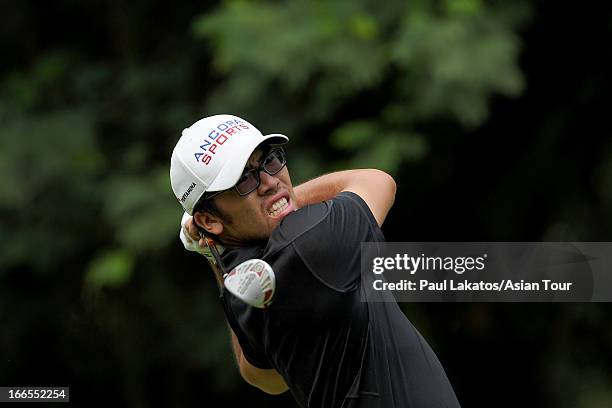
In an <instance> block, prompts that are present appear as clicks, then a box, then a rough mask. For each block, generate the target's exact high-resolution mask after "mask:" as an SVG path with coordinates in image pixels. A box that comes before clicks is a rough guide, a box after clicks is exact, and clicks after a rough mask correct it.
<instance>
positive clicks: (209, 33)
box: [0, 0, 612, 408]
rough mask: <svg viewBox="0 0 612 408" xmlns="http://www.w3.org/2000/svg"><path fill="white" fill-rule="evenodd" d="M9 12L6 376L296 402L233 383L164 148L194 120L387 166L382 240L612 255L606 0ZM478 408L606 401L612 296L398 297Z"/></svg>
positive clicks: (2, 129) (85, 386) (321, 164)
mask: <svg viewBox="0 0 612 408" xmlns="http://www.w3.org/2000/svg"><path fill="white" fill-rule="evenodd" d="M405 3H407V2H403V1H385V2H367V1H348V0H343V1H335V2H318V1H310V2H307V1H297V0H295V1H287V2H273V1H266V2H263V1H262V2H210V3H206V4H199V3H196V2H194V3H184V4H172V5H171V4H169V3H168V2H161V1H155V0H139V1H133V2H129V4H125V2H112V1H91V2H78V1H73V0H61V1H55V2H43V1H23V2H2V3H0V22H1V24H0V46H1V49H2V64H0V124H1V126H0V194H1V195H0V197H1V200H0V217H1V219H2V223H1V224H0V242H1V245H0V385H2V386H17V385H22V386H26V385H56V386H60V385H62V386H70V388H71V403H70V404H71V405H73V406H116V407H123V406H125V407H188V406H212V405H213V404H221V403H223V404H225V405H229V406H238V405H239V404H245V403H248V404H249V405H250V406H254V407H256V406H268V407H281V406H282V407H290V406H294V404H293V402H292V400H291V397H290V396H289V395H285V396H281V397H272V396H267V395H265V394H263V393H260V392H259V391H257V390H255V389H253V388H251V387H250V386H248V385H246V384H245V383H244V382H243V381H242V380H240V378H239V376H238V374H237V370H236V369H235V367H234V364H233V362H232V356H231V351H230V348H229V339H228V336H227V332H226V328H225V323H224V321H223V316H222V312H221V308H220V307H219V305H218V304H217V302H216V300H215V286H214V283H213V279H212V277H211V276H210V271H209V270H208V269H207V267H206V265H205V262H204V260H203V259H202V258H201V257H199V256H198V255H195V254H191V253H186V252H185V251H184V250H183V249H182V246H181V245H180V242H179V241H178V239H177V235H178V226H179V220H180V216H181V210H180V206H179V205H178V204H177V203H176V201H175V199H174V198H173V196H172V192H171V189H170V185H169V178H168V169H169V157H170V154H171V151H172V148H173V146H174V144H175V143H176V141H177V139H178V137H179V135H180V131H181V130H182V129H183V128H184V127H186V126H188V125H189V124H191V123H193V122H194V121H196V120H197V119H199V118H200V117H203V116H206V115H209V114H214V113H222V112H223V113H235V114H238V115H241V116H243V117H245V118H246V119H248V120H249V121H251V122H252V123H254V124H256V125H257V126H258V127H259V128H260V129H261V130H262V131H263V132H272V131H279V132H284V133H286V134H288V135H289V136H290V137H291V143H290V145H289V150H288V154H289V160H290V163H289V165H290V170H291V172H292V176H293V179H294V182H295V183H299V182H301V181H305V180H307V179H308V178H310V177H313V176H316V175H318V174H321V173H323V172H326V171H331V170H335V169H340V168H354V167H378V168H382V169H384V170H386V171H388V172H390V173H391V174H392V175H393V176H394V177H395V179H396V181H397V184H398V194H397V199H396V203H395V206H394V209H393V210H392V211H391V213H390V216H389V217H388V218H387V221H386V224H385V226H384V232H385V234H386V236H387V239H388V240H389V241H610V240H611V239H610V231H611V227H612V160H611V159H612V138H611V137H610V136H611V126H610V122H609V121H610V117H609V116H610V113H611V112H612V110H611V109H610V108H611V104H610V102H609V100H608V95H610V92H611V91H612V87H611V86H610V85H611V84H610V81H611V79H610V78H611V76H610V74H609V73H610V72H611V71H612V67H611V64H610V62H609V61H610V60H611V59H612V58H610V57H611V55H610V54H611V48H610V40H611V39H612V13H611V10H610V6H607V5H605V3H604V2H590V3H581V4H580V5H577V4H575V3H574V4H570V3H569V2H551V1H537V2H527V1H516V2H502V1H478V0H456V1H453V0H446V1H413V2H408V3H409V4H405ZM403 307H404V310H405V311H406V313H407V315H408V316H409V317H410V319H411V320H412V321H413V322H414V323H415V325H416V326H417V327H418V328H419V330H420V331H421V332H422V333H423V335H424V336H425V337H426V338H427V339H428V341H429V342H430V343H431V345H432V347H433V348H434V350H436V352H437V354H438V356H439V358H440V360H441V361H442V363H443V365H444V366H445V368H446V369H447V372H448V375H449V377H450V379H451V382H452V383H453V385H454V387H455V390H456V393H457V396H458V398H459V400H460V401H461V403H462V406H464V407H485V406H487V407H488V406H492V405H494V406H497V407H515V406H527V407H532V406H533V407H562V408H563V407H580V408H592V407H607V406H612V373H611V370H610V367H611V366H612V348H611V345H612V324H611V323H612V318H611V317H610V313H609V311H610V308H609V306H608V305H607V304H539V303H537V304H403Z"/></svg>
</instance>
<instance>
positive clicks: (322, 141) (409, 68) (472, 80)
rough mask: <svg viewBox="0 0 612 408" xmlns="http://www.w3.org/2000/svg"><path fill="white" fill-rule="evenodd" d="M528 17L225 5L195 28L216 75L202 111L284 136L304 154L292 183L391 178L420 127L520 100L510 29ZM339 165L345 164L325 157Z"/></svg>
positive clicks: (423, 8)
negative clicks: (362, 173)
mask: <svg viewBox="0 0 612 408" xmlns="http://www.w3.org/2000/svg"><path fill="white" fill-rule="evenodd" d="M529 12H530V8H529V6H528V3H527V2H513V3H511V4H509V3H503V2H492V3H484V2H481V1H480V0H460V1H453V0H447V1H439V2H430V1H412V2H403V1H387V2H384V3H381V2H371V1H365V0H364V1H352V0H340V1H334V2H325V1H305V0H296V1H291V2H285V3H278V2H246V1H240V2H227V3H223V6H222V7H220V8H218V9H217V10H216V11H215V12H213V13H209V14H206V15H203V16H202V17H200V18H199V19H197V20H196V22H195V23H194V32H195V34H196V36H198V37H200V38H203V39H207V40H210V41H211V42H212V44H213V49H214V51H213V58H212V64H213V66H214V67H215V69H216V72H217V74H218V75H219V77H220V81H219V82H218V85H217V86H216V87H215V88H214V89H213V90H212V93H211V95H210V97H209V98H208V100H207V110H209V111H214V112H217V111H219V112H221V111H226V110H227V109H228V107H232V110H237V111H239V112H241V113H243V114H245V115H246V116H247V117H250V118H251V117H252V118H253V121H254V122H255V123H263V124H265V126H267V127H270V128H273V129H286V131H287V132H288V134H289V135H291V136H293V137H294V138H295V139H298V140H297V142H298V143H299V144H300V145H302V146H304V147H305V148H306V152H307V153H308V162H309V166H308V167H305V166H303V164H302V162H300V164H302V166H298V168H297V169H295V167H294V172H295V171H297V173H298V175H299V176H300V177H299V178H302V177H305V176H313V175H315V174H318V173H320V172H321V170H324V169H325V170H329V169H330V168H334V167H346V166H349V167H370V166H375V167H380V168H383V169H386V170H388V171H390V172H392V173H396V172H397V170H398V168H399V165H400V164H401V163H402V161H405V160H414V159H420V158H422V157H423V156H424V155H425V153H426V152H427V146H428V143H427V137H426V135H425V134H424V133H423V132H422V131H420V130H419V129H420V128H421V127H422V125H424V124H429V123H431V122H434V121H438V120H444V121H455V122H458V123H460V124H461V125H463V126H466V127H470V128H473V127H475V126H478V125H480V124H482V123H483V122H484V120H486V118H487V113H488V101H489V99H490V97H491V96H492V95H494V94H502V95H507V96H516V95H518V94H520V92H521V91H522V90H523V88H524V80H523V76H522V74H521V71H520V70H519V68H518V65H517V56H518V53H519V50H520V41H519V39H518V37H517V35H516V34H515V30H516V28H517V27H518V26H519V25H520V24H522V23H524V22H525V21H526V18H527V17H528V15H529ZM230 27H231V29H228V28H230ZM312 129H317V131H316V132H312V131H311V130H312ZM330 137H331V138H330ZM329 142H331V143H329ZM322 151H327V152H325V153H322ZM301 153H304V151H303V150H302V151H301ZM338 156H339V157H341V158H346V159H347V160H339V159H334V160H332V161H331V164H330V163H329V160H327V163H325V161H324V160H322V158H323V157H325V158H329V157H332V158H334V157H338ZM324 163H325V164H324ZM304 167H305V168H304Z"/></svg>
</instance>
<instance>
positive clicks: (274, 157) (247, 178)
mask: <svg viewBox="0 0 612 408" xmlns="http://www.w3.org/2000/svg"><path fill="white" fill-rule="evenodd" d="M286 164H287V159H286V158H285V153H284V152H283V150H282V149H275V150H272V151H271V152H270V153H268V155H267V156H266V157H265V158H264V159H263V162H262V163H261V165H260V167H259V168H258V169H252V170H249V171H246V172H245V173H244V174H243V175H242V177H240V179H239V180H238V182H237V183H236V191H238V194H240V195H241V196H244V195H247V194H249V193H250V192H251V191H254V190H255V189H256V188H257V187H259V183H260V178H259V172H260V171H261V170H264V171H265V172H266V173H268V174H269V175H271V176H273V175H275V174H276V173H278V172H279V171H281V170H282V169H283V167H285V165H286Z"/></svg>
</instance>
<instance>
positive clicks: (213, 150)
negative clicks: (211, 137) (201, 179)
mask: <svg viewBox="0 0 612 408" xmlns="http://www.w3.org/2000/svg"><path fill="white" fill-rule="evenodd" d="M215 150H217V144H216V143H215V144H214V145H212V146H210V147H209V148H208V151H209V152H211V153H212V154H215Z"/></svg>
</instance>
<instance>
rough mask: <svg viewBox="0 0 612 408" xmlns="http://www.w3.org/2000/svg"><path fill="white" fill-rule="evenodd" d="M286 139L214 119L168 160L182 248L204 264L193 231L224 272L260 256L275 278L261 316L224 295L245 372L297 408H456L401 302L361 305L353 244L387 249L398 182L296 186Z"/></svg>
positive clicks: (384, 178)
mask: <svg viewBox="0 0 612 408" xmlns="http://www.w3.org/2000/svg"><path fill="white" fill-rule="evenodd" d="M287 141H288V138H287V137H286V136H284V135H282V134H271V135H266V136H264V135H262V134H261V132H259V130H257V128H255V127H254V126H253V125H252V124H250V123H248V122H247V121H246V120H244V119H241V118H239V117H236V116H233V115H216V116H211V117H207V118H204V119H201V120H199V121H197V122H196V123H194V124H193V125H192V126H190V127H188V128H187V129H185V130H184V131H183V133H182V136H181V138H180V140H179V141H178V143H177V145H176V147H175V149H174V152H173V153H172V159H171V167H170V178H171V183H172V189H173V191H174V194H175V196H176V197H177V199H178V201H179V202H180V203H181V205H182V207H183V209H184V210H185V212H186V213H187V214H188V215H187V216H186V217H184V220H183V228H182V229H181V235H182V239H183V242H184V243H185V244H186V246H187V247H188V249H193V248H194V247H196V248H199V249H200V252H202V253H203V254H204V255H206V256H207V257H210V252H208V248H207V247H206V244H205V243H204V241H205V240H204V239H202V240H200V242H199V243H198V239H199V237H198V230H199V231H201V232H203V233H204V235H206V236H207V237H210V238H212V239H213V240H214V241H215V242H216V243H217V248H218V249H219V250H220V252H221V258H222V261H223V263H224V264H225V265H226V267H227V270H231V269H232V268H234V267H235V266H237V265H239V264H240V263H242V262H244V261H246V260H248V259H252V258H260V259H263V260H265V261H266V262H268V263H269V264H270V265H271V266H272V269H273V270H274V273H275V275H276V292H275V295H274V299H273V302H272V303H271V304H270V305H269V306H268V307H267V308H265V309H260V308H255V307H252V306H249V305H248V304H246V303H244V302H242V301H240V300H239V299H237V298H236V297H235V296H233V295H232V294H231V293H229V292H228V291H227V290H223V292H222V295H221V296H220V299H221V303H222V305H223V309H224V311H225V316H226V318H227V321H228V323H229V326H230V328H231V336H232V344H233V348H234V352H235V356H236V361H237V363H238V367H239V370H240V374H241V375H242V377H243V378H244V379H245V380H246V381H247V382H248V383H249V384H251V385H253V386H255V387H257V388H259V389H261V390H263V391H264V392H267V393H270V394H280V393H283V392H285V391H287V390H289V391H290V392H291V394H292V395H293V397H294V398H295V400H296V401H297V403H298V405H299V406H300V407H317V408H318V407H326V408H327V407H330V408H332V407H333V408H340V407H343V408H348V407H380V408H395V407H397V408H433V407H459V403H458V402H457V398H456V397H455V393H454V391H453V388H452V386H451V384H450V383H449V380H448V378H447V376H446V373H445V372H444V369H443V368H442V366H441V364H440V362H439V360H438V358H437V357H436V355H435V354H434V352H433V351H432V349H431V348H430V347H429V345H428V344H427V342H426V341H425V340H424V339H423V337H422V336H421V335H420V334H419V332H418V331H417V330H416V329H415V328H414V326H413V325H412V324H411V323H410V321H409V320H408V319H407V318H406V317H405V315H404V314H403V313H402V311H401V310H400V308H399V307H398V305H397V303H395V302H367V301H364V300H363V299H364V298H363V295H364V293H365V290H364V288H363V286H362V278H361V273H360V243H361V242H384V236H383V234H382V232H381V230H380V226H381V225H382V224H383V222H384V221H385V217H386V216H387V213H388V211H389V209H390V208H391V206H392V205H393V201H394V197H395V188H396V187H395V182H394V181H393V179H392V178H391V177H390V176H389V175H387V174H386V173H384V172H382V171H378V170H348V171H341V172H337V173H331V174H327V175H324V176H321V177H319V178H316V179H314V180H311V181H308V182H306V183H304V184H301V185H299V186H296V187H295V188H294V187H293V185H292V183H291V178H290V177H289V171H288V169H287V158H286V154H285V152H284V150H283V149H282V145H283V144H285V143H286V142H287ZM189 216H193V218H191V217H189ZM194 222H195V224H197V225H193V224H194ZM209 259H212V258H209ZM213 263H214V261H213ZM220 284H221V282H220ZM221 286H222V285H221Z"/></svg>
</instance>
